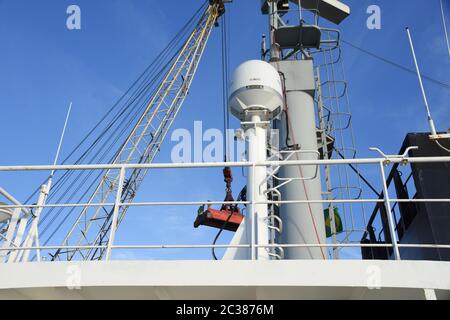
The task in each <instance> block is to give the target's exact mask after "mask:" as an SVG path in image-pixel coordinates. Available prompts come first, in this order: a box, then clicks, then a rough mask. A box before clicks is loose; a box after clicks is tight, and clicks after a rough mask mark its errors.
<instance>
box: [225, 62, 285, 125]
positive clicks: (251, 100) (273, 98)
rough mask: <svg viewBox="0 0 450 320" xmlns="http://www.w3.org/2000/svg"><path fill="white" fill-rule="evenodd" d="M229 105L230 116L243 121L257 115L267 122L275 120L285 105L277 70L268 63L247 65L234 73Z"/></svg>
mask: <svg viewBox="0 0 450 320" xmlns="http://www.w3.org/2000/svg"><path fill="white" fill-rule="evenodd" d="M228 103H229V107H230V111H231V113H232V114H233V115H234V116H235V117H237V118H238V119H239V120H241V121H246V120H248V119H249V118H250V116H251V114H252V113H253V114H254V113H255V112H260V113H261V116H262V117H265V118H266V119H272V118H274V117H276V116H277V115H278V114H279V113H280V112H281V110H282V106H283V89H282V85H281V77H280V75H279V73H278V71H277V70H276V69H275V68H274V67H273V66H272V65H270V64H269V63H267V62H265V61H261V60H250V61H247V62H244V63H243V64H241V65H240V66H239V67H238V68H237V69H236V71H235V72H234V74H233V78H232V81H231V84H230V97H229V99H228ZM264 115H265V116H264Z"/></svg>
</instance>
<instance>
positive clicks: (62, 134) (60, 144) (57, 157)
mask: <svg viewBox="0 0 450 320" xmlns="http://www.w3.org/2000/svg"><path fill="white" fill-rule="evenodd" d="M71 112H72V102H71V103H70V105H69V110H68V111H67V116H66V121H65V122H64V128H63V131H62V133H61V138H60V140H59V144H58V150H57V151H56V156H55V161H54V162H53V165H54V166H56V165H57V164H58V160H59V154H60V152H61V147H62V144H63V142H64V136H65V134H66V129H67V124H68V123H69V118H70V113H71ZM54 174H55V170H53V171H52V173H51V175H50V178H53V175H54Z"/></svg>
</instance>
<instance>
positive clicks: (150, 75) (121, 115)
mask: <svg viewBox="0 0 450 320" xmlns="http://www.w3.org/2000/svg"><path fill="white" fill-rule="evenodd" d="M206 5H207V1H205V2H204V3H203V5H202V6H201V7H200V8H199V9H198V10H197V11H196V13H195V14H194V15H193V16H192V17H191V18H190V19H189V21H188V22H187V23H186V24H185V25H184V26H183V27H182V28H181V30H180V31H179V32H178V33H177V34H176V36H175V37H174V38H173V39H172V41H171V42H170V43H169V44H168V45H167V46H166V48H164V49H163V50H162V51H161V53H160V54H159V55H158V56H157V58H156V59H155V60H154V61H153V63H152V64H150V66H148V67H147V68H146V70H145V71H144V72H143V73H142V74H141V75H140V77H139V78H138V79H137V80H136V81H135V82H134V83H133V84H132V86H131V87H130V88H129V89H128V90H127V91H126V93H125V94H124V95H123V96H122V97H121V98H120V99H119V100H118V102H117V103H116V104H115V105H114V106H113V107H112V108H111V109H110V110H109V111H108V112H107V113H106V114H105V115H104V116H103V117H102V118H101V119H100V121H99V122H98V123H97V124H96V125H95V126H94V128H93V129H92V130H91V131H90V132H89V133H88V134H87V135H86V136H85V137H84V138H83V139H82V141H81V142H80V143H79V145H78V146H77V147H75V149H74V150H73V151H72V152H71V153H70V154H69V156H68V157H67V158H66V159H65V160H64V161H63V163H66V162H67V161H68V160H69V159H70V157H71V156H73V155H74V154H75V153H76V152H77V150H79V149H80V148H81V146H82V145H83V144H84V143H85V142H86V141H88V140H89V138H91V137H92V136H93V134H94V133H95V132H96V130H97V128H99V127H100V126H101V124H102V123H104V122H105V120H106V119H107V118H108V116H110V115H111V113H113V112H114V111H115V109H117V108H118V107H119V106H121V102H122V101H124V100H125V98H128V99H127V100H126V102H125V105H124V106H123V107H122V108H119V110H118V111H117V112H116V113H115V114H114V116H113V117H112V120H111V121H110V122H109V123H108V125H107V127H106V128H105V129H104V130H103V132H101V134H100V135H99V136H98V137H97V139H96V140H95V141H94V142H93V143H92V144H91V145H90V146H89V147H88V148H87V150H86V151H85V152H84V153H83V154H82V156H81V157H80V158H78V160H77V161H76V162H75V164H79V163H81V162H82V161H84V160H85V159H86V157H87V155H88V154H90V153H91V152H92V151H93V150H94V149H95V147H96V146H97V145H98V143H99V142H100V140H102V139H103V140H104V142H103V145H102V146H101V147H100V149H99V150H97V152H96V153H95V154H94V156H93V157H92V158H91V160H90V162H91V163H92V162H96V163H98V162H99V160H100V161H103V160H104V159H105V156H107V155H108V154H109V152H110V151H111V150H112V149H113V148H114V146H115V145H116V144H117V142H118V141H119V140H120V138H121V137H122V135H123V134H125V133H126V132H127V131H128V129H129V128H130V127H131V125H132V124H133V122H134V120H135V118H136V115H138V114H139V113H141V112H142V111H141V110H142V108H143V106H145V102H146V101H145V99H146V98H147V97H148V96H149V95H148V94H147V95H146V94H145V92H148V91H149V89H151V88H152V86H154V85H155V84H157V83H158V81H157V80H158V79H159V78H160V77H161V76H162V74H164V70H166V69H167V68H169V67H170V65H171V62H173V60H174V59H175V58H176V56H177V53H179V51H180V50H181V49H180V48H181V47H182V45H183V43H184V41H183V39H184V37H185V36H186V34H189V31H190V29H191V28H192V27H193V26H195V25H196V20H198V19H196V18H197V17H198V16H199V13H201V12H202V10H203V9H204V8H205V6H206ZM180 43H181V46H180V48H178V50H177V49H176V48H177V46H179V44H180ZM174 49H175V50H174ZM173 51H175V54H173V55H172V56H170V53H171V52H173ZM168 58H169V59H168ZM164 61H167V63H166V64H165V65H163V62H164ZM161 65H163V66H162V67H161ZM136 87H137V88H136ZM133 89H134V91H133ZM132 91H133V92H132ZM131 92H132V93H131ZM150 96H151V95H150ZM142 100H144V101H143V102H142ZM139 102H142V104H141V105H139ZM126 119H128V121H124V120H126ZM116 124H118V126H117V127H116V128H115V127H114V125H116ZM120 128H122V129H121V130H119V129H120ZM108 132H109V133H110V135H109V136H106V133H108ZM117 133H118V134H117ZM114 137H115V138H114ZM111 138H114V139H113V141H112V142H111ZM109 142H111V143H109ZM108 143H109V144H108ZM105 148H106V150H105ZM102 151H103V153H102ZM99 156H100V159H99ZM112 158H114V157H112ZM92 174H93V172H92V171H91V172H90V173H88V174H87V176H86V177H85V178H84V180H83V181H81V183H80V184H79V185H78V187H75V188H74V186H76V183H77V182H78V181H79V180H80V179H81V178H82V176H83V174H79V175H78V176H76V177H75V179H74V181H73V182H72V183H70V184H69V186H68V187H67V188H66V190H65V192H62V193H61V194H62V195H61V197H60V198H59V200H62V199H63V198H64V197H66V196H67V195H68V194H69V193H68V192H67V191H68V190H70V189H71V188H72V189H74V192H73V193H72V194H70V195H69V198H70V200H71V199H73V197H74V196H75V195H76V194H77V193H78V189H79V187H81V186H83V185H84V183H86V181H87V180H88V178H89V177H90V176H92ZM72 175H73V171H70V172H66V173H65V174H64V175H63V176H62V177H61V178H60V179H58V181H57V182H56V183H55V189H54V190H55V192H54V193H52V195H51V197H49V198H53V196H56V195H57V192H56V191H60V190H62V187H63V186H64V185H67V184H68V183H67V182H69V181H70V180H69V178H70V177H71V176H72ZM101 175H102V172H100V173H99V175H98V178H99V177H101ZM98 178H96V179H94V180H93V182H92V184H91V185H90V187H88V188H87V189H86V192H85V193H84V194H83V195H82V196H81V197H80V199H79V201H81V200H82V199H83V198H84V197H85V196H86V195H87V193H88V191H89V190H90V188H92V186H93V185H94V184H95V182H96V180H98ZM35 194H36V193H34V194H33V195H35ZM33 195H31V196H30V198H29V199H28V200H27V201H26V202H28V201H29V200H30V199H31V198H32V197H33ZM70 200H69V201H70ZM58 203H59V201H58ZM53 209H55V208H51V209H50V210H48V211H47V213H48V214H46V215H45V216H44V217H43V219H42V220H41V221H40V224H43V223H44V222H45V220H46V218H48V217H49V216H50V214H49V213H51V212H52V211H53ZM63 209H64V208H60V210H59V211H58V212H57V214H56V215H54V216H53V218H52V219H51V220H50V222H49V223H48V224H47V226H46V228H45V229H44V232H43V233H45V231H47V230H48V229H49V228H50V227H51V225H52V224H53V223H54V222H55V220H56V218H57V217H58V216H59V215H60V213H61V212H62V210H63ZM74 209H75V208H72V210H71V211H70V212H69V214H67V215H66V216H65V217H64V219H63V221H61V223H60V224H59V225H58V226H57V228H56V229H55V230H54V231H53V233H52V234H51V236H50V237H49V238H48V239H47V241H46V243H48V242H49V241H50V239H51V238H52V237H53V236H54V235H55V234H56V232H57V231H58V230H59V229H60V227H61V226H62V225H63V224H64V222H65V221H66V220H67V218H68V217H69V215H70V214H71V213H72V212H73V211H74ZM43 233H41V235H42V234H43Z"/></svg>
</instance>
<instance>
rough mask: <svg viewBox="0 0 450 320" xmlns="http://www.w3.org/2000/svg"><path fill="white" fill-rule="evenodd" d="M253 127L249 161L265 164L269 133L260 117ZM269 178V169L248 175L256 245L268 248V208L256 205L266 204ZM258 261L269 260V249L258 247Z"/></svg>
mask: <svg viewBox="0 0 450 320" xmlns="http://www.w3.org/2000/svg"><path fill="white" fill-rule="evenodd" d="M251 122H252V124H251V127H250V128H249V129H248V130H247V137H248V146H249V149H248V150H249V161H250V162H256V163H257V162H263V161H266V159H267V131H266V128H265V127H264V124H263V123H262V121H261V116H260V115H253V116H252V121H251ZM266 176H267V168H266V167H262V166H255V165H253V166H252V167H251V168H250V169H249V174H248V181H247V185H248V187H247V188H248V194H249V196H250V199H249V201H250V203H251V204H250V212H252V213H253V217H252V224H251V225H252V226H254V228H252V230H254V231H252V232H255V238H256V244H257V245H258V246H267V245H268V244H269V228H268V208H267V204H255V203H257V202H264V201H266V198H265V196H264V194H265V191H266V190H267V183H264V181H265V180H266ZM256 258H257V259H258V260H269V258H270V257H269V252H268V250H267V247H262V248H261V247H258V249H257V250H256Z"/></svg>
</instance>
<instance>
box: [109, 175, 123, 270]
mask: <svg viewBox="0 0 450 320" xmlns="http://www.w3.org/2000/svg"><path fill="white" fill-rule="evenodd" d="M124 180H125V167H122V168H121V169H120V174H119V183H118V184H117V193H116V202H115V204H114V212H113V219H112V222H111V234H110V236H109V241H108V248H107V249H106V261H108V260H109V259H110V258H111V251H112V246H113V244H114V238H115V236H116V228H117V220H118V216H119V209H120V205H121V202H122V188H123V182H124Z"/></svg>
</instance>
